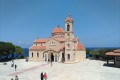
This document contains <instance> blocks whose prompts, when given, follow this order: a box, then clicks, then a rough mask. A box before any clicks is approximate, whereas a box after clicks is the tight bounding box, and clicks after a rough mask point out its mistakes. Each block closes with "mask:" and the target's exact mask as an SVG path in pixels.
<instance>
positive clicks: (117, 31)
mask: <svg viewBox="0 0 120 80" xmlns="http://www.w3.org/2000/svg"><path fill="white" fill-rule="evenodd" d="M119 4H120V0H0V41H9V42H12V43H14V44H16V45H19V46H21V47H30V46H31V45H32V43H33V41H34V40H35V39H36V37H39V38H48V37H50V36H51V32H52V30H53V29H54V28H55V27H56V26H57V25H60V26H61V27H62V28H63V29H64V25H65V22H64V20H65V19H66V18H67V16H68V14H69V13H70V14H71V17H72V18H73V20H74V33H75V36H77V37H79V39H80V42H81V43H83V44H84V45H85V47H120V5H119Z"/></svg>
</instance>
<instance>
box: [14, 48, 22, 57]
mask: <svg viewBox="0 0 120 80" xmlns="http://www.w3.org/2000/svg"><path fill="white" fill-rule="evenodd" d="M23 53H24V51H23V49H22V48H21V47H20V46H15V54H16V55H17V57H18V55H19V54H23Z"/></svg>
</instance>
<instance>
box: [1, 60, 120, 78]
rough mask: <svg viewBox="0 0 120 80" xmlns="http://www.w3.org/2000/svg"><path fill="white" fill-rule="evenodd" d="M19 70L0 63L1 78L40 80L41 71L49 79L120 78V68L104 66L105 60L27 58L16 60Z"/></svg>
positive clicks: (9, 63)
mask: <svg viewBox="0 0 120 80" xmlns="http://www.w3.org/2000/svg"><path fill="white" fill-rule="evenodd" d="M14 62H15V64H17V71H15V68H14V67H11V63H12V62H11V61H10V62H7V65H3V64H2V63H0V80H11V78H13V79H14V78H15V76H16V75H17V76H18V78H19V80H40V73H41V72H46V73H47V77H48V79H47V80H120V68H114V67H107V66H103V65H104V63H106V62H104V61H99V60H89V59H87V60H86V61H84V62H79V63H75V64H63V63H53V66H51V65H50V64H48V63H45V62H25V59H20V60H15V61H14Z"/></svg>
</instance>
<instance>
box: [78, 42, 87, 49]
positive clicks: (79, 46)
mask: <svg viewBox="0 0 120 80" xmlns="http://www.w3.org/2000/svg"><path fill="white" fill-rule="evenodd" d="M77 50H85V47H84V46H83V45H82V44H80V43H78V44H77Z"/></svg>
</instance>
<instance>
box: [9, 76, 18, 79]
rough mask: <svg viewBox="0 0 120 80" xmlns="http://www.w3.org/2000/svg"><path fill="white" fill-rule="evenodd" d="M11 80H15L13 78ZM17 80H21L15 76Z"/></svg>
mask: <svg viewBox="0 0 120 80" xmlns="http://www.w3.org/2000/svg"><path fill="white" fill-rule="evenodd" d="M11 80H13V78H12V79H11ZM15 80H19V78H18V76H15Z"/></svg>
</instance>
